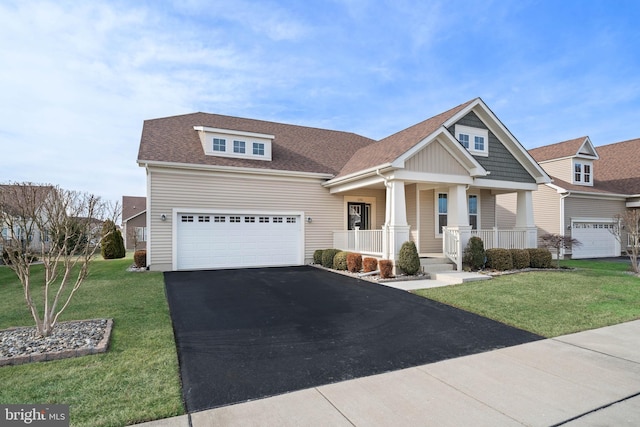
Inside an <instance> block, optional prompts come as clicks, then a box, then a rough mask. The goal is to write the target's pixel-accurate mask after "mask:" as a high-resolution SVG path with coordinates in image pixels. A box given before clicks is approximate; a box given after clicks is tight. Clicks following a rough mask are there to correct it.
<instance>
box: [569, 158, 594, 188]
mask: <svg viewBox="0 0 640 427" xmlns="http://www.w3.org/2000/svg"><path fill="white" fill-rule="evenodd" d="M592 168H593V165H592V163H591V162H585V161H584V160H574V161H573V183H574V184H577V185H590V186H592V185H593V179H592V177H593V171H592Z"/></svg>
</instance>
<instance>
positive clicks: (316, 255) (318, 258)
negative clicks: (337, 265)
mask: <svg viewBox="0 0 640 427" xmlns="http://www.w3.org/2000/svg"><path fill="white" fill-rule="evenodd" d="M322 252H323V249H316V250H315V251H314V252H313V263H314V264H322Z"/></svg>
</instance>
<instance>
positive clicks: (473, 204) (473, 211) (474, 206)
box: [469, 194, 478, 230]
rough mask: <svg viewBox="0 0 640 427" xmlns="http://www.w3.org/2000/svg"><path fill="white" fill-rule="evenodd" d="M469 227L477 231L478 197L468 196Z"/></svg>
mask: <svg viewBox="0 0 640 427" xmlns="http://www.w3.org/2000/svg"><path fill="white" fill-rule="evenodd" d="M469 225H470V226H471V228H472V229H473V230H477V229H478V196H477V195H475V194H469Z"/></svg>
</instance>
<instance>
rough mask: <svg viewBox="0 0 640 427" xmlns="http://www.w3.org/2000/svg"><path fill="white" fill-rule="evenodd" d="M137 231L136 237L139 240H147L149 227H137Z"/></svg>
mask: <svg viewBox="0 0 640 427" xmlns="http://www.w3.org/2000/svg"><path fill="white" fill-rule="evenodd" d="M135 233H136V238H137V239H138V242H146V241H147V227H136V228H135Z"/></svg>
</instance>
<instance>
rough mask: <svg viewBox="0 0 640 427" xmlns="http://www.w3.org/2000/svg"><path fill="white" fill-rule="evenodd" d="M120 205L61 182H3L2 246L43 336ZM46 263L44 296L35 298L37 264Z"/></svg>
mask: <svg viewBox="0 0 640 427" xmlns="http://www.w3.org/2000/svg"><path fill="white" fill-rule="evenodd" d="M118 212H119V207H118V205H117V204H115V205H112V204H111V203H109V202H104V201H102V200H101V199H100V198H99V197H96V196H94V195H92V194H87V193H81V192H77V191H69V190H63V189H61V188H59V187H57V186H51V185H46V186H43V185H35V184H32V183H12V184H9V185H2V186H0V226H3V227H4V229H5V230H6V232H4V233H3V234H2V244H3V246H4V250H5V253H6V256H7V258H8V261H9V266H10V268H11V269H12V270H13V271H14V272H15V273H16V275H17V276H18V278H19V280H20V282H21V284H22V288H23V291H24V298H25V300H26V303H27V306H28V308H29V311H30V312H31V315H32V317H33V319H34V320H35V322H36V328H37V331H38V334H39V335H41V336H48V335H50V334H51V332H52V331H53V328H54V327H55V326H56V323H57V321H58V318H59V317H60V315H61V314H62V312H63V311H64V310H65V309H66V308H67V307H68V306H69V303H70V302H71V299H72V298H73V296H74V295H75V293H76V292H77V291H78V289H79V288H80V285H82V282H83V281H84V279H85V278H86V277H87V274H88V271H89V264H90V262H91V260H92V259H93V257H94V255H95V253H96V250H97V249H98V248H99V246H100V242H101V240H102V238H103V237H104V236H102V222H103V221H104V220H106V219H112V220H114V221H115V220H116V219H117V215H118ZM37 259H39V260H40V261H42V264H43V265H44V279H43V283H42V286H43V293H42V295H43V300H42V303H41V304H39V303H36V300H35V299H34V296H33V292H32V291H33V287H34V283H33V280H32V267H33V265H34V262H35V260H37Z"/></svg>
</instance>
